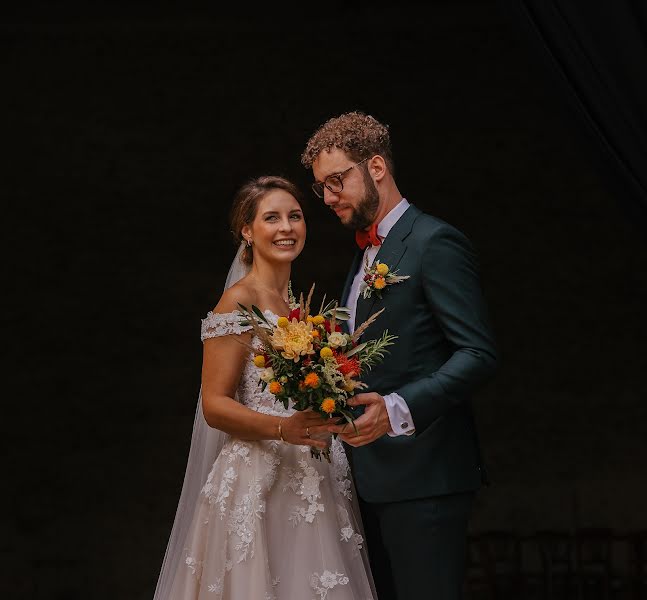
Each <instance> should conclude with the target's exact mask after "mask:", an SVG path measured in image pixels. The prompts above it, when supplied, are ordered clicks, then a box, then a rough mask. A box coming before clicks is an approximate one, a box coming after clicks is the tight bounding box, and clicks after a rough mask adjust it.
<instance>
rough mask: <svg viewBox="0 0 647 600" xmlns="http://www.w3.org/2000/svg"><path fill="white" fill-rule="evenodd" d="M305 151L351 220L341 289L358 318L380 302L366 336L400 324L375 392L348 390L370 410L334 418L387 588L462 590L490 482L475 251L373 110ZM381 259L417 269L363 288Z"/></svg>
mask: <svg viewBox="0 0 647 600" xmlns="http://www.w3.org/2000/svg"><path fill="white" fill-rule="evenodd" d="M301 162H302V164H303V165H304V166H305V167H306V168H312V172H313V175H314V179H315V183H314V184H313V186H312V187H313V190H314V191H315V193H316V194H317V196H319V197H320V198H322V199H323V201H324V203H325V204H326V206H328V207H329V208H330V209H331V210H333V211H335V214H336V215H337V217H338V218H339V220H340V221H341V223H342V224H343V225H345V226H346V227H349V228H351V229H353V230H355V232H356V240H357V244H358V246H359V248H358V250H357V253H356V255H355V259H354V261H353V264H352V266H351V269H350V272H349V274H348V277H347V279H346V285H345V287H344V292H343V295H342V298H341V304H342V305H345V306H348V307H349V308H350V311H351V318H350V320H349V321H348V323H349V327H350V329H351V331H352V330H353V329H354V328H355V327H356V326H359V325H360V324H361V323H363V322H364V321H365V320H366V318H367V317H368V316H369V315H371V314H372V313H374V312H376V311H378V310H380V309H382V308H384V309H385V310H384V312H383V313H382V314H381V315H380V316H379V318H378V319H377V321H376V322H375V323H374V324H373V325H371V326H369V328H368V329H367V330H366V332H365V337H366V339H370V338H376V337H379V336H380V335H381V333H382V331H383V330H384V329H388V330H389V332H390V333H392V334H395V335H397V336H398V339H397V340H396V342H395V345H394V346H392V347H391V348H390V350H391V353H390V354H389V355H388V358H387V359H386V360H385V361H384V363H382V364H381V365H378V366H377V367H375V368H374V369H373V370H372V371H370V372H368V373H366V374H365V376H364V379H363V381H364V382H365V383H366V384H367V385H368V388H367V389H368V390H370V391H368V392H367V393H362V394H358V395H357V396H355V397H354V399H351V401H350V402H351V404H353V405H355V406H360V405H362V406H363V409H364V410H363V414H362V415H361V416H359V417H358V418H357V419H356V421H355V424H356V427H357V430H358V431H353V430H352V429H350V428H349V427H348V426H342V425H340V426H337V427H331V431H334V432H337V433H339V434H340V438H341V439H342V440H343V441H344V442H345V443H346V444H347V448H349V447H350V448H349V449H350V458H351V462H352V465H353V474H354V477H355V483H356V488H357V492H358V495H359V499H360V506H361V508H362V518H363V521H364V527H365V532H366V537H367V547H368V550H369V555H370V559H371V568H372V572H373V577H374V578H375V581H376V586H377V592H378V597H379V599H380V600H392V599H393V600H395V599H396V598H397V600H413V599H416V600H420V599H422V598H433V599H434V600H454V599H458V598H460V597H461V595H462V585H463V577H464V568H465V550H466V549H465V544H466V537H467V525H468V520H469V516H470V512H471V509H472V503H473V499H474V495H475V492H476V490H477V489H478V488H479V486H480V485H481V483H482V482H483V481H484V468H483V466H482V463H481V456H480V451H479V445H478V439H477V434H476V430H475V425H474V419H473V416H472V409H471V402H470V398H471V396H472V394H473V392H474V391H476V390H477V389H478V388H479V386H480V385H482V384H483V383H484V382H485V381H486V380H487V379H488V378H489V377H490V376H491V375H492V374H493V372H494V370H495V366H496V349H495V344H494V338H493V335H492V330H491V328H490V324H489V322H488V317H487V310H486V305H485V301H484V298H483V294H482V291H481V286H480V283H479V276H478V271H477V260H476V256H475V254H474V250H473V249H472V246H471V245H470V242H469V241H468V240H467V238H466V237H465V236H464V235H463V234H462V233H460V232H459V231H457V230H456V229H455V228H453V227H452V226H450V225H448V224H447V223H445V222H443V221H441V220H439V219H436V218H434V217H432V216H430V215H427V214H425V213H423V212H421V211H420V210H419V209H418V208H416V207H415V206H413V205H412V204H410V203H409V202H408V201H407V200H406V199H405V198H403V197H402V194H400V192H399V191H398V187H397V185H396V182H395V179H394V177H393V172H394V171H393V159H392V156H391V144H390V139H389V132H388V129H387V127H386V126H384V125H383V124H381V123H380V122H378V121H377V120H376V119H374V118H373V117H371V116H368V115H365V114H363V113H360V112H350V113H346V114H343V115H340V116H338V117H335V118H333V119H330V120H329V121H327V122H326V123H324V124H323V125H322V126H321V127H320V128H319V129H318V130H317V131H316V132H315V133H314V134H313V135H312V137H311V138H310V140H309V141H308V143H307V146H306V149H305V150H304V152H303V154H302V156H301ZM378 262H379V263H384V264H385V265H386V266H387V267H388V268H389V269H390V270H391V271H393V270H397V274H398V275H401V276H408V279H405V280H403V281H400V282H399V283H391V284H389V283H388V281H389V277H388V275H387V276H386V277H385V278H384V280H383V281H379V282H377V285H376V284H373V285H371V286H370V289H369V290H368V292H370V295H369V294H364V293H363V292H364V289H365V286H364V285H363V284H364V281H363V278H364V275H365V271H364V267H365V265H366V264H368V265H369V267H370V266H371V265H373V266H374V267H375V266H376V265H377V263H378ZM380 269H381V272H384V270H385V269H386V267H380ZM384 283H386V285H383V284H384ZM380 287H381V288H382V289H381V290H378V289H377V288H380ZM378 292H379V293H378ZM365 295H368V296H369V297H368V298H365V297H364V296H365Z"/></svg>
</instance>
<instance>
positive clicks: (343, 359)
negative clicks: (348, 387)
mask: <svg viewBox="0 0 647 600" xmlns="http://www.w3.org/2000/svg"><path fill="white" fill-rule="evenodd" d="M333 354H334V355H335V360H336V361H337V368H338V369H339V372H340V373H341V374H342V375H348V376H349V377H354V376H357V375H359V374H360V372H361V370H360V366H359V360H358V359H357V356H351V357H350V358H348V357H347V356H346V355H345V354H343V353H342V352H335V351H333Z"/></svg>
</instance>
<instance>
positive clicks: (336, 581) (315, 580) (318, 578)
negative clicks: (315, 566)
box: [310, 569, 349, 600]
mask: <svg viewBox="0 0 647 600" xmlns="http://www.w3.org/2000/svg"><path fill="white" fill-rule="evenodd" d="M348 581H349V579H348V577H346V575H344V574H343V573H333V572H332V571H328V570H327V569H326V570H325V571H324V572H323V573H322V574H321V575H319V573H313V574H312V575H311V577H310V587H311V588H312V589H313V590H314V591H315V592H316V593H317V595H318V596H319V600H325V599H326V598H327V597H328V592H329V591H330V590H332V589H333V588H334V587H336V586H338V585H346V584H347V583H348ZM314 600H316V598H315V599H314Z"/></svg>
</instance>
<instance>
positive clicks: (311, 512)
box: [283, 459, 324, 527]
mask: <svg viewBox="0 0 647 600" xmlns="http://www.w3.org/2000/svg"><path fill="white" fill-rule="evenodd" d="M299 466H300V467H301V470H300V471H298V470H297V469H289V468H286V469H285V472H286V474H287V475H288V477H289V480H288V483H287V484H286V485H285V487H284V488H283V491H284V492H285V491H286V490H287V489H288V488H290V489H291V490H292V491H293V492H294V493H295V494H296V495H297V496H299V497H300V498H301V499H302V500H305V501H306V502H307V503H308V507H307V508H304V507H303V506H295V507H293V509H292V512H291V514H290V517H289V520H290V521H292V524H293V525H294V526H295V527H296V526H297V525H298V524H299V523H301V520H302V519H304V520H305V522H306V523H312V522H313V521H314V519H315V516H316V514H317V513H318V512H323V510H324V505H323V504H322V503H321V502H318V500H319V499H320V498H321V490H320V489H319V483H320V482H321V481H323V480H324V476H323V475H320V474H319V472H318V471H317V469H315V468H314V467H313V466H312V465H310V464H308V461H307V460H305V459H301V460H299Z"/></svg>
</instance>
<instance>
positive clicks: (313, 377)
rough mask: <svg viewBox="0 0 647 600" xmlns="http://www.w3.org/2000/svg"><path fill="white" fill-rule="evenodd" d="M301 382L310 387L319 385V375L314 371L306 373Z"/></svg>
mask: <svg viewBox="0 0 647 600" xmlns="http://www.w3.org/2000/svg"><path fill="white" fill-rule="evenodd" d="M303 383H304V384H305V385H306V386H307V387H310V388H316V387H319V376H318V375H317V374H316V373H308V374H307V375H306V378H305V379H304V380H303Z"/></svg>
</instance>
